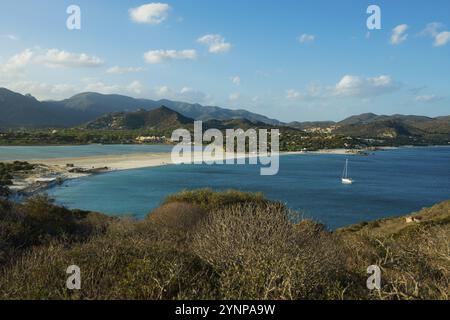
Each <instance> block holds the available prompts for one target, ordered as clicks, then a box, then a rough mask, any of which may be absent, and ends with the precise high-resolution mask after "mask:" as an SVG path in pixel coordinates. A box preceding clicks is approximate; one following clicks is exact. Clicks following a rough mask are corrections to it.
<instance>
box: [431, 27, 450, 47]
mask: <svg viewBox="0 0 450 320" xmlns="http://www.w3.org/2000/svg"><path fill="white" fill-rule="evenodd" d="M448 42H450V32H449V31H442V32H439V33H438V34H437V35H436V37H435V38H434V43H433V45H434V46H435V47H440V46H443V45H445V44H447V43H448Z"/></svg>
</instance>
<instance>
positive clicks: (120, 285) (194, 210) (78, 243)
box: [0, 190, 450, 299]
mask: <svg viewBox="0 0 450 320" xmlns="http://www.w3.org/2000/svg"><path fill="white" fill-rule="evenodd" d="M414 217H416V218H417V221H419V220H420V223H411V224H406V223H405V219H404V218H393V219H385V220H381V221H378V222H372V223H364V224H359V225H355V226H350V227H348V228H344V229H341V230H337V231H336V232H333V233H332V232H329V231H327V230H326V229H325V228H324V226H323V225H320V224H318V223H315V222H313V221H309V220H302V219H301V218H300V216H299V214H298V213H295V212H291V211H290V210H288V209H287V208H286V207H285V206H283V205H282V204H279V203H273V202H270V201H267V200H266V199H265V198H264V197H263V195H261V194H249V193H241V192H237V191H228V192H221V193H216V192H213V191H211V190H197V191H186V192H182V193H180V194H176V195H173V196H170V197H168V198H167V199H166V200H165V201H164V203H163V204H162V205H161V207H159V208H157V209H155V210H154V211H153V212H151V213H150V214H149V215H148V217H147V218H146V219H145V220H142V221H134V220H129V219H118V218H111V217H107V216H105V215H102V214H97V213H91V212H85V211H79V210H73V211H71V210H68V209H65V208H61V207H58V206H55V205H54V204H52V202H51V201H50V200H49V199H48V198H46V197H44V196H39V197H36V198H32V199H29V200H27V201H26V202H25V203H23V204H16V203H12V202H9V201H6V200H2V201H0V269H1V272H0V298H1V299H448V298H449V294H450V259H449V257H450V252H449V250H450V249H449V248H450V201H447V202H444V203H441V204H439V205H436V206H434V207H432V208H430V209H425V210H423V211H421V212H420V213H418V214H417V215H415V216H414ZM73 264H74V265H78V266H79V267H80V268H81V273H82V288H81V290H74V291H70V290H68V289H66V287H65V283H66V279H67V277H68V275H67V274H66V273H65V271H66V268H67V267H68V266H69V265H73ZM372 264H377V265H379V266H380V267H381V269H382V288H381V290H375V291H369V290H368V289H367V288H366V280H367V277H368V275H367V274H366V269H367V267H368V266H369V265H372Z"/></svg>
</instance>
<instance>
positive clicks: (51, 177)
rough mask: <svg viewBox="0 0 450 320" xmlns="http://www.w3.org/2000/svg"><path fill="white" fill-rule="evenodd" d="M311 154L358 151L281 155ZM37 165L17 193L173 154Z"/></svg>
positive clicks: (18, 183)
mask: <svg viewBox="0 0 450 320" xmlns="http://www.w3.org/2000/svg"><path fill="white" fill-rule="evenodd" d="M307 154H342V155H343V154H349V155H354V154H355V152H354V151H351V150H346V149H330V150H319V151H312V152H280V156H285V155H307ZM256 156H257V154H233V153H228V154H226V153H225V154H224V155H223V157H222V159H223V160H224V161H225V160H227V159H242V158H250V157H256ZM193 158H194V161H198V162H201V161H202V160H203V161H212V160H214V159H212V158H211V157H208V156H204V157H203V158H202V155H201V153H200V152H194V156H193ZM28 162H29V163H32V164H35V165H36V169H35V170H33V172H32V173H30V174H29V175H27V176H23V177H16V178H15V179H14V181H13V182H14V185H13V186H11V190H13V191H21V192H25V193H36V192H39V191H41V190H43V189H46V188H49V187H51V186H53V185H54V184H56V183H61V182H62V181H65V180H70V179H77V178H80V177H84V176H88V175H91V174H99V173H107V172H112V171H118V170H130V169H139V168H149V167H159V166H165V165H172V164H175V163H173V161H172V159H171V154H170V153H135V154H123V155H102V156H89V157H76V158H52V159H42V160H30V161H28Z"/></svg>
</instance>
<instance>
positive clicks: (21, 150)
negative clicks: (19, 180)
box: [0, 144, 172, 161]
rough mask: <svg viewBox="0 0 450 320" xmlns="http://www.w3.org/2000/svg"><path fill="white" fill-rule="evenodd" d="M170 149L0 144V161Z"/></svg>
mask: <svg viewBox="0 0 450 320" xmlns="http://www.w3.org/2000/svg"><path fill="white" fill-rule="evenodd" d="M171 150H172V147H171V146H169V145H121V144H115V145H100V144H90V145H81V146H23V147H22V146H18V147H10V146H7V147H2V146H0V161H8V160H42V159H55V158H77V157H89V156H103V155H119V154H131V153H143V152H154V153H161V152H170V151H171Z"/></svg>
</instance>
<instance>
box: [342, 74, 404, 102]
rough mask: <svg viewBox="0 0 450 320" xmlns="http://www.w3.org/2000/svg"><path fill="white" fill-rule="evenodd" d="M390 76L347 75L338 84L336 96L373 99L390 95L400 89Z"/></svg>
mask: <svg viewBox="0 0 450 320" xmlns="http://www.w3.org/2000/svg"><path fill="white" fill-rule="evenodd" d="M398 87H399V85H398V84H397V83H395V82H394V81H393V80H392V78H391V77H390V76H387V75H381V76H378V77H369V78H363V77H359V76H353V75H345V76H344V77H342V79H341V80H340V81H339V82H338V83H337V84H336V86H335V88H334V94H335V95H338V96H353V97H372V96H378V95H382V94H386V93H390V92H392V91H395V90H396V89H398Z"/></svg>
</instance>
